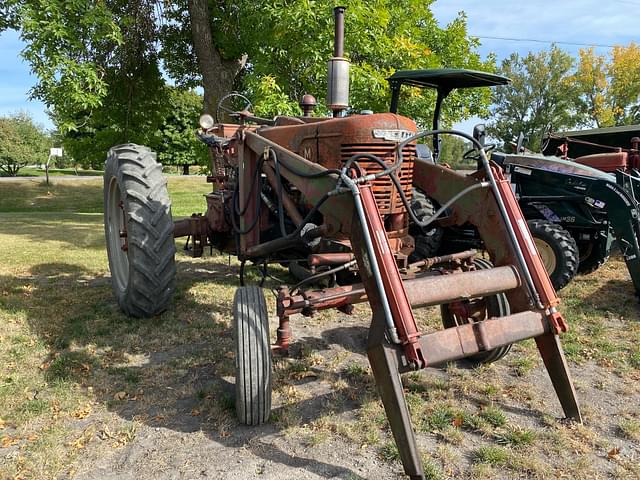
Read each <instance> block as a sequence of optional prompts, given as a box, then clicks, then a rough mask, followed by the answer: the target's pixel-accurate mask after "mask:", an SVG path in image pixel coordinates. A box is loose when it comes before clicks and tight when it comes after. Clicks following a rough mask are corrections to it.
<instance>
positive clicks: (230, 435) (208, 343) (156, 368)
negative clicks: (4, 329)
mask: <svg viewBox="0 0 640 480" xmlns="http://www.w3.org/2000/svg"><path fill="white" fill-rule="evenodd" d="M236 285H237V270H236V267H235V266H229V265H227V264H226V262H225V261H224V259H223V258H221V257H218V258H211V259H205V260H203V261H200V262H198V263H188V262H179V263H178V288H177V292H176V295H175V299H174V304H173V306H172V307H171V308H170V309H169V310H168V311H166V312H165V313H163V314H162V315H160V316H158V317H155V318H152V319H131V318H127V317H126V316H124V315H123V314H122V313H120V311H119V310H118V307H117V304H116V302H115V299H114V298H113V295H112V291H111V284H110V278H109V277H106V276H96V275H95V274H94V273H93V272H90V271H88V270H86V269H84V268H82V267H79V266H77V265H71V264H66V263H42V264H38V265H35V266H33V267H32V268H31V270H30V272H29V274H28V275H23V276H4V277H0V308H2V309H3V310H6V311H9V312H14V313H15V312H22V313H23V314H24V315H25V316H26V318H27V321H28V324H29V326H30V329H31V330H32V331H33V332H34V333H36V334H37V335H38V336H39V337H40V338H41V340H42V341H43V342H44V343H45V344H46V345H47V347H48V349H49V352H50V353H49V357H48V358H47V359H46V361H45V362H44V365H45V368H46V379H47V380H48V381H49V382H51V383H55V382H57V381H60V380H65V381H69V382H72V383H76V384H78V385H80V386H81V387H83V388H84V389H87V390H88V389H89V387H90V389H91V391H92V394H93V395H94V397H95V399H96V400H97V401H98V402H100V403H102V404H104V405H105V406H106V407H107V409H108V410H109V411H112V412H114V413H116V414H117V415H119V416H120V417H121V418H123V419H126V420H129V421H138V422H142V423H143V424H146V425H149V426H152V427H163V428H169V429H172V430H175V431H178V432H194V431H202V432H204V433H205V434H206V435H207V436H208V437H210V438H211V439H212V440H213V441H215V442H216V443H218V444H221V445H223V446H227V447H234V448H238V447H241V446H243V447H244V448H248V449H249V450H250V451H251V452H252V453H253V454H254V455H256V456H257V457H260V458H263V459H265V460H268V461H271V462H274V463H279V464H283V465H287V466H290V467H294V468H303V469H306V470H308V471H309V472H313V473H314V474H316V475H319V476H321V477H324V478H335V477H343V478H344V477H349V478H360V477H359V476H358V475H356V474H355V473H354V472H353V471H351V470H350V469H348V468H344V467H340V466H335V465H331V464H328V463H324V462H322V461H319V460H316V459H313V458H304V457H301V456H299V455H292V454H290V453H287V452H285V451H283V450H282V449H280V448H278V447H277V446H276V445H275V444H274V443H273V441H272V440H270V439H265V437H267V436H269V435H273V434H275V433H278V432H279V431H281V430H282V427H279V426H277V424H275V425H274V424H269V425H262V426H258V427H245V426H240V425H238V424H237V422H236V420H235V413H234V409H233V398H234V393H233V389H234V386H233V376H234V369H235V367H234V348H233V339H232V333H231V331H232V329H231V319H230V312H231V301H232V295H233V290H234V289H235V288H234V287H235V286H236ZM25 291H28V292H29V294H28V296H25V293H24V292H25ZM327 375H336V374H331V373H329V372H328V373H327ZM332 395H334V396H335V393H334V394H332ZM327 401H328V394H326V395H320V396H315V397H313V398H311V399H309V400H303V401H300V402H296V403H294V404H287V405H286V406H281V407H277V408H276V409H274V412H273V415H274V418H276V419H277V418H279V417H283V416H286V414H287V410H291V409H293V410H295V411H296V412H303V418H302V419H301V421H302V422H303V423H308V422H311V421H313V420H314V419H315V418H317V416H318V414H319V413H318V412H320V411H321V409H322V405H323V404H324V403H326V402H327ZM341 408H343V409H345V410H346V409H353V408H358V403H357V402H345V403H344V404H343V407H341ZM263 439H264V440H263ZM98 474H99V473H98Z"/></svg>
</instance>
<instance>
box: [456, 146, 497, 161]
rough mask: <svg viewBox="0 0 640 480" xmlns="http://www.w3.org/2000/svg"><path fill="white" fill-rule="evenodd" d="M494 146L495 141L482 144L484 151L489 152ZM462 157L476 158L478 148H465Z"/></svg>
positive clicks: (467, 158)
mask: <svg viewBox="0 0 640 480" xmlns="http://www.w3.org/2000/svg"><path fill="white" fill-rule="evenodd" d="M494 148H496V144H495V143H489V144H487V145H485V146H484V153H489V152H490V151H491V150H493V149H494ZM462 158H463V159H465V160H477V159H478V149H477V148H472V149H471V150H467V151H466V152H464V155H462Z"/></svg>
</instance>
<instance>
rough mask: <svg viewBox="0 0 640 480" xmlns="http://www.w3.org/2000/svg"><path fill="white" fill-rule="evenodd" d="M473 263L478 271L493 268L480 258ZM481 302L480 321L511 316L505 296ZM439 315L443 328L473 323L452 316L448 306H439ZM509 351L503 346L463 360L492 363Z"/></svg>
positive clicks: (474, 362)
mask: <svg viewBox="0 0 640 480" xmlns="http://www.w3.org/2000/svg"><path fill="white" fill-rule="evenodd" d="M473 263H474V265H475V266H476V268H477V269H478V270H488V269H490V268H493V265H492V264H491V262H489V261H487V260H483V259H481V258H476V259H474V260H473ZM483 300H484V302H485V305H486V310H485V314H484V318H483V319H481V321H482V320H486V319H488V318H496V317H505V316H507V315H510V314H511V307H510V306H509V300H507V296H506V295H505V294H504V293H498V294H496V295H491V296H488V297H484V298H483ZM440 314H441V316H442V325H443V326H444V328H452V327H457V326H459V325H464V324H466V323H469V322H470V321H473V320H469V319H467V318H461V317H459V316H457V315H456V314H454V313H453V312H452V311H451V310H450V309H449V304H443V305H440ZM510 350H511V345H510V344H509V345H504V346H502V347H498V348H494V349H493V350H488V351H486V352H480V353H476V354H475V355H472V356H470V357H467V358H466V359H465V360H466V361H467V362H470V363H471V364H473V365H480V364H483V363H492V362H496V361H498V360H500V359H501V358H503V357H504V356H505V355H506V354H507V353H509V351H510Z"/></svg>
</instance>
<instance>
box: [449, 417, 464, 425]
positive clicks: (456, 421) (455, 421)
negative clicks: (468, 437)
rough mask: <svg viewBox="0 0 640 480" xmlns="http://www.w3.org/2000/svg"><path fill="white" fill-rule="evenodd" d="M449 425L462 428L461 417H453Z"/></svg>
mask: <svg viewBox="0 0 640 480" xmlns="http://www.w3.org/2000/svg"><path fill="white" fill-rule="evenodd" d="M451 425H453V426H454V427H456V428H460V427H461V426H462V417H461V416H457V417H455V418H454V419H453V420H452V421H451Z"/></svg>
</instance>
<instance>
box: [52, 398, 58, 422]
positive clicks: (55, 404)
mask: <svg viewBox="0 0 640 480" xmlns="http://www.w3.org/2000/svg"><path fill="white" fill-rule="evenodd" d="M59 416H60V404H59V403H58V402H57V401H55V400H54V401H53V404H52V405H51V418H53V419H54V420H55V419H57V418H58V417H59Z"/></svg>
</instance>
